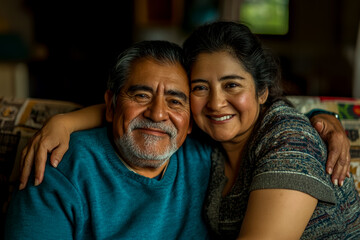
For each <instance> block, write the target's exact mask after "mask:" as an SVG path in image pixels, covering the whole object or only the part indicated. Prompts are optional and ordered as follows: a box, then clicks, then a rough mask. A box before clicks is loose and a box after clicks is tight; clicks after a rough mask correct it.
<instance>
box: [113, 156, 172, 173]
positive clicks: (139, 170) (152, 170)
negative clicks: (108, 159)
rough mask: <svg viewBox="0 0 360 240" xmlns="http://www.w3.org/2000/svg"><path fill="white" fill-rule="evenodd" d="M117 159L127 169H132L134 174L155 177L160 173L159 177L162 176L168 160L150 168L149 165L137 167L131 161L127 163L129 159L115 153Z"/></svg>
mask: <svg viewBox="0 0 360 240" xmlns="http://www.w3.org/2000/svg"><path fill="white" fill-rule="evenodd" d="M117 155H118V157H119V159H120V160H121V162H122V163H123V164H124V165H125V167H126V168H127V169H129V171H132V172H134V173H136V174H139V175H142V176H144V177H147V178H155V177H157V176H159V175H161V177H160V179H161V178H162V177H163V176H164V174H165V171H166V168H167V166H168V163H169V160H167V161H166V162H164V164H163V165H161V166H160V167H158V168H151V167H147V168H146V167H137V166H134V165H132V164H131V163H129V161H127V160H125V159H123V158H122V157H121V156H119V154H117Z"/></svg>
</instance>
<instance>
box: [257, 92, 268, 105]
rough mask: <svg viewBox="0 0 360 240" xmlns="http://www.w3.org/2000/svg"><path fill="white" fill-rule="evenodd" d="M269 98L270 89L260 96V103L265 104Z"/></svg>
mask: <svg viewBox="0 0 360 240" xmlns="http://www.w3.org/2000/svg"><path fill="white" fill-rule="evenodd" d="M268 96H269V89H268V88H266V89H265V91H264V92H263V93H262V94H261V95H260V96H259V103H260V104H264V103H265V102H266V100H267V98H268Z"/></svg>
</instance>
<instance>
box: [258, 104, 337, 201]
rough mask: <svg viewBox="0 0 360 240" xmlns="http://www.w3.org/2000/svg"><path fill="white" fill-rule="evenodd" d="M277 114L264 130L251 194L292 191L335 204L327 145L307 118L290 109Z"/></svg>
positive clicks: (274, 114) (269, 117)
mask: <svg viewBox="0 0 360 240" xmlns="http://www.w3.org/2000/svg"><path fill="white" fill-rule="evenodd" d="M277 110H278V111H277ZM277 110H274V112H273V113H272V115H270V116H267V119H265V124H264V125H263V127H262V130H263V131H262V132H261V134H262V137H261V144H258V146H260V147H258V148H257V149H256V158H257V161H256V167H255V171H254V175H253V181H252V184H251V190H256V189H267V188H272V189H274V188H281V189H292V190H298V191H301V192H304V193H307V194H309V195H311V196H313V197H315V198H317V199H318V200H320V201H325V202H328V203H335V202H336V199H335V194H334V191H333V186H332V184H331V181H330V176H329V175H327V174H326V172H325V163H326V156H327V155H326V147H325V145H324V143H323V142H322V140H321V139H320V137H319V135H318V134H317V133H316V131H315V130H314V129H313V128H312V127H311V125H310V123H309V121H308V120H307V119H306V118H305V117H304V116H303V115H301V114H298V113H296V112H295V111H292V110H289V108H287V110H288V111H284V109H282V110H281V109H277Z"/></svg>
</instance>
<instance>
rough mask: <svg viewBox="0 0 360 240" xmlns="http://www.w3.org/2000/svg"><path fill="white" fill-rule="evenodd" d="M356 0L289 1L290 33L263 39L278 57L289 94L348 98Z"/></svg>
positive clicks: (358, 12)
mask: <svg viewBox="0 0 360 240" xmlns="http://www.w3.org/2000/svg"><path fill="white" fill-rule="evenodd" d="M359 22H360V1H357V0H316V1H313V0H290V32H289V34H288V35H287V36H285V37H280V38H271V37H266V36H263V40H264V42H265V44H266V45H268V46H269V47H270V48H271V49H273V51H274V52H275V53H276V54H277V55H278V56H279V57H280V59H281V64H282V69H283V72H284V74H283V75H284V84H285V87H286V88H287V90H288V92H289V93H290V94H299V95H326V96H346V97H351V94H352V93H351V91H352V78H353V72H354V69H353V54H354V50H355V43H356V37H357V32H358V28H359Z"/></svg>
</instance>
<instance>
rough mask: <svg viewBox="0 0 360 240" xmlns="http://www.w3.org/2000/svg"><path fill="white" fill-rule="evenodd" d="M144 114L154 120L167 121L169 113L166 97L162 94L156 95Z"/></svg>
mask: <svg viewBox="0 0 360 240" xmlns="http://www.w3.org/2000/svg"><path fill="white" fill-rule="evenodd" d="M144 116H145V117H146V118H148V119H151V120H152V121H154V122H161V121H166V120H167V119H168V118H169V114H168V108H167V104H166V101H165V99H164V98H163V97H162V96H157V97H155V98H154V99H153V100H152V101H151V103H150V104H149V106H148V108H147V109H146V111H145V113H144Z"/></svg>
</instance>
